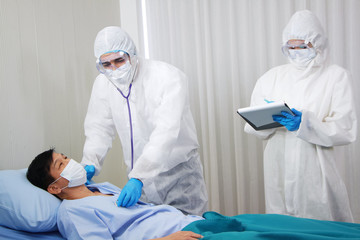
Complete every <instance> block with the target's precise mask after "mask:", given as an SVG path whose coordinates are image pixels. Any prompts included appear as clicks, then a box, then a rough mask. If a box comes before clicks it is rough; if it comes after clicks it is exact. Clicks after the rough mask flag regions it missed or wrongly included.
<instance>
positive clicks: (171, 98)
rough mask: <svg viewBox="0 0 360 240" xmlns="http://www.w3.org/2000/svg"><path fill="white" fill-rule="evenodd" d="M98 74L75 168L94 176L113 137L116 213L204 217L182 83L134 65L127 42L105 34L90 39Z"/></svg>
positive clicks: (115, 32)
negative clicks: (164, 209)
mask: <svg viewBox="0 0 360 240" xmlns="http://www.w3.org/2000/svg"><path fill="white" fill-rule="evenodd" d="M94 52H95V56H96V58H97V68H98V70H99V72H100V74H99V75H98V76H97V78H96V80H95V83H94V85H93V89H92V93H91V99H90V102H89V106H88V112H87V115H86V118H85V123H84V126H85V135H86V141H85V145H84V152H83V154H84V155H83V159H82V164H83V165H86V166H85V170H86V171H87V175H88V179H91V177H92V176H93V175H94V173H95V175H98V174H99V173H100V171H101V166H102V164H103V161H104V159H105V156H106V154H107V152H108V150H109V149H110V148H111V146H112V141H113V140H114V138H115V135H116V132H117V134H118V135H119V137H120V141H121V144H122V149H123V155H124V160H125V163H126V165H127V171H128V178H129V181H128V182H127V184H126V185H125V186H124V188H123V189H122V192H121V194H120V196H119V198H118V201H117V205H118V206H119V207H130V206H133V205H134V204H135V203H136V202H137V201H138V200H139V198H140V197H141V200H143V201H146V202H150V203H154V204H169V205H172V206H174V207H176V208H178V209H179V210H181V211H183V212H185V213H189V214H202V213H203V212H204V211H206V209H207V202H208V198H207V192H206V187H205V182H204V178H203V173H202V171H203V169H202V164H201V161H200V158H199V153H198V148H199V145H198V141H197V135H196V129H195V124H194V120H193V117H192V114H191V112H190V106H189V96H188V78H187V77H186V76H185V74H184V73H183V72H181V71H180V70H179V69H177V68H175V67H174V66H171V65H169V64H167V63H164V62H159V61H152V60H146V59H142V58H140V57H138V56H137V52H136V47H135V45H134V43H133V41H132V39H131V38H130V37H129V35H128V34H127V33H126V32H125V31H123V30H122V29H121V28H119V27H114V26H111V27H106V28H104V29H102V30H101V31H100V32H99V33H98V34H97V36H96V40H95V44H94Z"/></svg>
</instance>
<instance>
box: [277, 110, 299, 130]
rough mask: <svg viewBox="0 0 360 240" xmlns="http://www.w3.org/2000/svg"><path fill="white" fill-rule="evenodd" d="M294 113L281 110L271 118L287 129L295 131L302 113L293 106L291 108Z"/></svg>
mask: <svg viewBox="0 0 360 240" xmlns="http://www.w3.org/2000/svg"><path fill="white" fill-rule="evenodd" d="M291 111H292V112H293V113H294V114H295V116H292V115H291V114H290V113H287V112H284V111H282V112H281V114H282V115H273V116H272V117H273V120H274V121H276V122H278V123H280V124H282V125H284V126H285V127H286V129H287V130H289V131H296V130H298V129H299V127H300V123H301V116H302V113H301V112H299V111H298V110H296V109H295V108H293V109H291Z"/></svg>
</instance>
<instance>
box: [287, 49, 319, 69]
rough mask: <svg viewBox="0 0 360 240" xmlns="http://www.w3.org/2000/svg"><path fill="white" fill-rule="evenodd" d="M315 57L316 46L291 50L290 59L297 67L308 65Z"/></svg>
mask: <svg viewBox="0 0 360 240" xmlns="http://www.w3.org/2000/svg"><path fill="white" fill-rule="evenodd" d="M315 57H316V51H315V49H314V48H307V49H295V50H289V60H290V62H291V63H292V64H294V65H295V66H297V67H303V68H304V67H307V66H308V65H309V64H310V62H311V61H312V60H313V59H314V58H315Z"/></svg>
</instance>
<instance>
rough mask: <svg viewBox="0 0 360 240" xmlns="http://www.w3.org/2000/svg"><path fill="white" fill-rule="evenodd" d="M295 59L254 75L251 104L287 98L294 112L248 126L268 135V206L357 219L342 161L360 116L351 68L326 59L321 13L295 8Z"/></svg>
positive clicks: (288, 41) (291, 36) (291, 53)
mask: <svg viewBox="0 0 360 240" xmlns="http://www.w3.org/2000/svg"><path fill="white" fill-rule="evenodd" d="M283 44H284V45H283V53H284V54H285V55H286V56H287V57H288V59H289V61H290V64H287V65H282V66H278V67H275V68H273V69H271V70H269V71H268V72H267V73H265V74H264V75H263V76H262V77H261V78H260V79H259V80H258V81H257V83H256V86H255V88H254V91H253V93H252V97H251V105H252V106H254V105H261V104H267V103H266V101H265V100H272V101H285V102H286V103H287V104H288V105H289V106H290V107H293V108H294V109H293V112H294V116H291V115H289V114H286V113H283V115H281V116H273V118H274V120H275V121H277V122H279V123H281V124H282V125H284V126H285V127H282V128H275V129H268V130H261V131H255V130H254V129H253V128H252V127H251V126H250V125H246V126H245V131H246V132H248V133H251V134H254V135H256V136H258V137H260V138H262V139H266V140H268V142H267V145H266V148H265V151H264V179H265V198H266V212H267V213H279V214H288V215H293V216H297V217H304V218H314V219H320V220H335V221H347V222H352V221H353V217H352V213H351V210H350V204H349V198H348V194H347V191H346V188H345V184H344V182H343V180H342V178H341V176H340V174H339V171H338V169H337V167H336V166H337V163H339V162H340V163H341V161H342V160H343V159H344V157H345V156H346V154H345V152H344V151H345V148H343V147H340V146H341V145H346V144H349V143H351V142H353V141H355V139H356V133H357V119H356V114H355V112H354V109H355V106H354V99H353V93H352V88H351V80H350V74H349V73H348V72H347V71H346V70H344V69H343V68H341V67H339V66H337V65H329V64H327V62H326V60H327V38H326V36H325V33H324V31H323V28H322V27H321V25H320V22H319V20H318V19H317V18H316V16H315V15H314V14H313V13H312V12H310V11H308V10H304V11H299V12H296V13H295V14H294V15H293V16H292V18H291V19H290V22H289V23H288V24H287V26H286V27H285V29H284V31H283Z"/></svg>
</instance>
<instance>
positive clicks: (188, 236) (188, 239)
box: [153, 231, 203, 240]
mask: <svg viewBox="0 0 360 240" xmlns="http://www.w3.org/2000/svg"><path fill="white" fill-rule="evenodd" d="M200 238H203V236H201V235H200V234H197V233H194V232H190V231H179V232H176V233H173V234H170V235H168V236H166V237H162V238H155V239H156V240H194V239H200ZM155 239H153V240H155Z"/></svg>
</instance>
